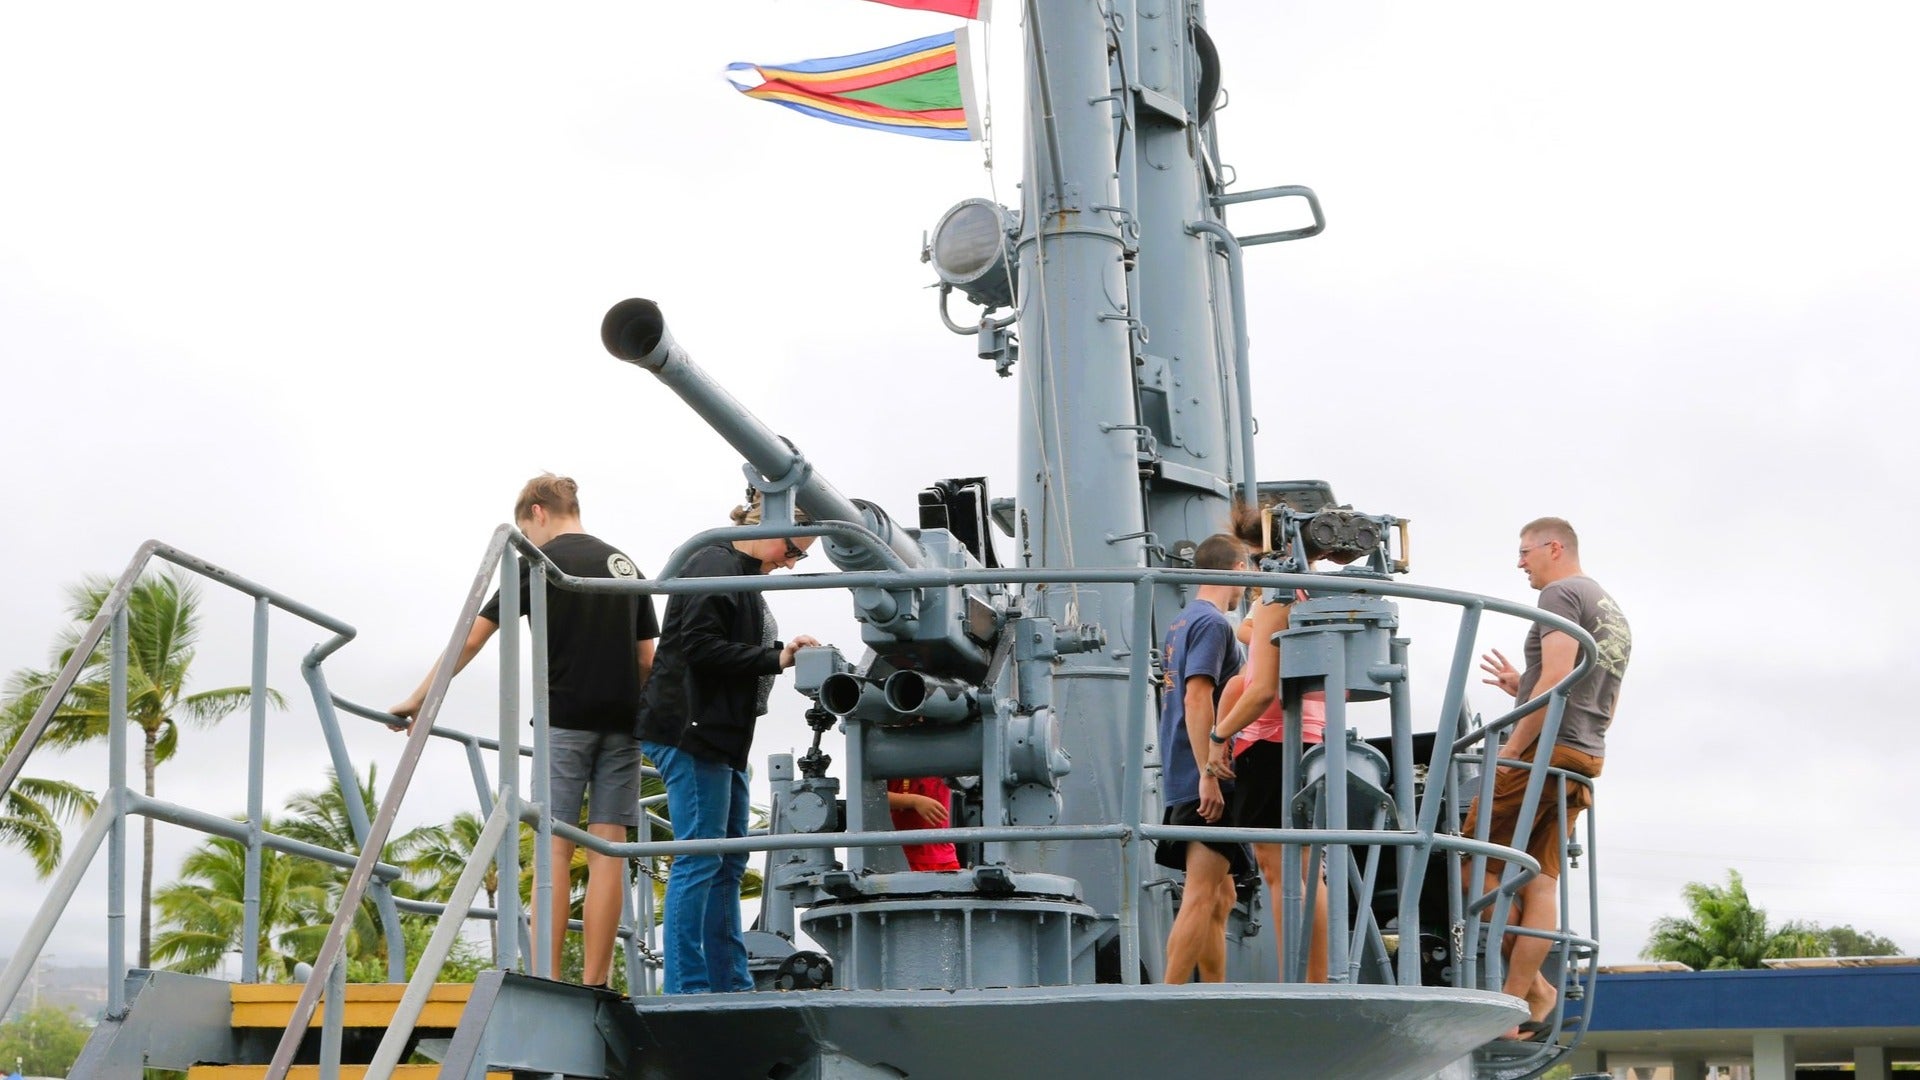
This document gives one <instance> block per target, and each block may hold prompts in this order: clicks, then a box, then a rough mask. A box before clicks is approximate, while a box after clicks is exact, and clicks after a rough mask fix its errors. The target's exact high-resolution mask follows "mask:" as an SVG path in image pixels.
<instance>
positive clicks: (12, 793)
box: [0, 750, 100, 878]
mask: <svg viewBox="0 0 1920 1080" xmlns="http://www.w3.org/2000/svg"><path fill="white" fill-rule="evenodd" d="M5 757H6V751H5V750H0V758H5ZM99 806H100V800H98V799H96V798H94V797H93V793H92V792H90V791H88V790H86V789H85V788H83V787H81V786H80V785H78V784H70V783H67V782H66V781H64V780H40V779H35V778H34V777H31V776H22V777H20V778H18V779H16V780H14V782H13V787H12V788H10V789H8V791H7V797H6V799H5V800H4V801H0V844H4V845H6V846H7V847H14V848H19V849H20V850H21V851H23V852H26V854H27V857H28V858H29V859H32V860H33V869H34V872H35V873H37V874H39V875H40V876H41V877H43V878H44V877H46V876H48V875H49V874H51V873H53V872H54V871H55V870H57V869H59V868H60V855H61V852H62V850H63V846H64V845H63V837H62V836H61V833H60V822H61V821H62V820H67V821H71V820H73V819H75V818H79V817H84V816H86V815H88V814H91V813H93V812H94V811H95V810H96V809H98V808H99Z"/></svg>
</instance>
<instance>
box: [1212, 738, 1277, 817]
mask: <svg viewBox="0 0 1920 1080" xmlns="http://www.w3.org/2000/svg"><path fill="white" fill-rule="evenodd" d="M1285 760H1286V747H1285V745H1284V744H1281V743H1277V742H1269V741H1267V740H1264V739H1263V740H1261V741H1259V742H1256V743H1253V744H1251V745H1249V746H1248V747H1247V748H1246V749H1245V750H1242V751H1240V752H1239V753H1238V754H1235V755H1234V757H1233V794H1232V796H1230V797H1229V798H1228V799H1227V820H1228V821H1230V822H1232V823H1233V825H1234V827H1236V828H1241V829H1284V828H1287V827H1288V824H1287V800H1286V799H1285V798H1284V797H1283V794H1282V791H1281V782H1280V781H1281V775H1280V770H1281V766H1282V764H1283V763H1284V762H1285Z"/></svg>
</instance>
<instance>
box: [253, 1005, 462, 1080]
mask: <svg viewBox="0 0 1920 1080" xmlns="http://www.w3.org/2000/svg"><path fill="white" fill-rule="evenodd" d="M301 989H302V987H301V984H299V983H235V984H233V986H232V988H231V990H230V991H229V1000H231V1001H232V1002H233V1019H232V1024H233V1026H234V1027H237V1028H280V1029H282V1030H285V1028H286V1026H287V1025H288V1024H289V1023H292V1021H293V1007H294V1005H295V1004H296V1003H297V1002H298V1001H299V1000H300V991H301ZM406 990H407V985H406V984H405V983H348V984H347V1002H346V1010H345V1023H346V1026H347V1027H350V1028H383V1027H386V1026H387V1025H388V1024H389V1023H391V1022H392V1021H393V1014H394V1010H395V1009H396V1008H398V1007H399V1005H400V996H401V995H402V994H404V993H406ZM472 992H473V984H471V983H435V984H434V985H433V990H432V991H431V992H429V993H428V994H427V1005H426V1008H424V1009H422V1010H421V1011H420V1020H419V1022H418V1023H416V1024H415V1025H414V1027H416V1028H454V1027H459V1026H460V1013H461V1011H462V1010H463V1009H465V1008H466V1006H467V996H468V995H469V994H471V993H472ZM325 1013H326V1006H325V1004H324V1003H323V1004H322V1005H320V1006H319V1007H317V1008H315V1009H314V1010H313V1019H312V1020H311V1021H309V1022H308V1024H307V1026H308V1027H319V1026H320V1024H321V1022H322V1020H323V1019H324V1017H325ZM342 1069H343V1070H344V1069H345V1066H342ZM236 1075H237V1074H236ZM341 1075H342V1076H343V1077H344V1076H345V1075H346V1074H345V1073H344V1071H343V1072H342V1074H341Z"/></svg>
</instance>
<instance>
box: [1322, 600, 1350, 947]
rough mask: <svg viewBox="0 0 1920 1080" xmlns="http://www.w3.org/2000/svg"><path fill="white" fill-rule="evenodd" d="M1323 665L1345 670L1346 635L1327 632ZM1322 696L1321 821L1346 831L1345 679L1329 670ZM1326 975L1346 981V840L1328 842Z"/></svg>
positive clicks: (1347, 900)
mask: <svg viewBox="0 0 1920 1080" xmlns="http://www.w3.org/2000/svg"><path fill="white" fill-rule="evenodd" d="M1325 637H1326V639H1327V642H1328V646H1329V647H1328V650H1327V652H1328V657H1327V668H1328V670H1329V671H1332V672H1336V673H1344V672H1345V671H1346V670H1347V635H1345V634H1327V635H1325ZM1322 685H1324V686H1325V688H1326V696H1327V727H1326V734H1325V738H1324V739H1323V740H1322V743H1321V753H1322V754H1324V755H1325V763H1326V770H1325V772H1324V774H1323V781H1324V783H1325V787H1324V788H1323V790H1322V791H1321V799H1322V802H1323V805H1325V806H1326V808H1327V817H1326V825H1327V827H1328V828H1330V829H1339V830H1342V831H1345V830H1346V829H1347V828H1348V827H1349V826H1348V824H1347V694H1346V680H1345V679H1344V678H1341V679H1338V680H1336V679H1335V678H1334V677H1332V676H1328V677H1327V678H1325V679H1324V680H1323V681H1322ZM1326 850H1327V981H1328V982H1335V983H1343V982H1348V981H1350V980H1349V978H1348V972H1347V957H1348V951H1347V942H1348V930H1349V927H1350V926H1351V918H1350V916H1351V914H1352V911H1353V883H1352V881H1350V880H1349V876H1350V875H1349V874H1348V872H1347V867H1348V864H1349V863H1350V862H1351V861H1352V857H1353V850H1352V849H1351V848H1349V847H1348V846H1347V845H1345V844H1328V845H1327V849H1326Z"/></svg>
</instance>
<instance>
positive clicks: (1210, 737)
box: [1207, 728, 1227, 746]
mask: <svg viewBox="0 0 1920 1080" xmlns="http://www.w3.org/2000/svg"><path fill="white" fill-rule="evenodd" d="M1207 741H1208V742H1210V743H1212V744H1213V745H1215V746H1224V745H1226V742H1227V740H1225V739H1223V738H1221V737H1220V733H1219V732H1218V731H1216V730H1214V729H1213V728H1208V729H1207Z"/></svg>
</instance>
